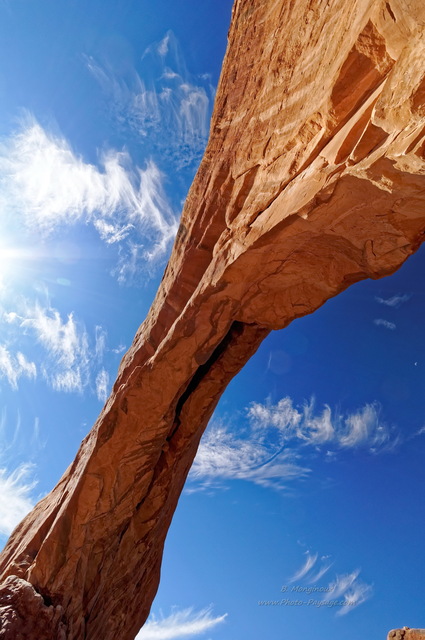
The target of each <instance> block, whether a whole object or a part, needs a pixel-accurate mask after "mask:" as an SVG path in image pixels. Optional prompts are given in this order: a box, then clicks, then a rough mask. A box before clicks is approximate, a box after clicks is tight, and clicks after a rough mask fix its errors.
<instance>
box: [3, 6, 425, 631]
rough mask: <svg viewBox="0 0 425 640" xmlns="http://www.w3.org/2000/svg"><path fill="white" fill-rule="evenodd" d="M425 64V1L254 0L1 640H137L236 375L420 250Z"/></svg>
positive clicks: (19, 557)
mask: <svg viewBox="0 0 425 640" xmlns="http://www.w3.org/2000/svg"><path fill="white" fill-rule="evenodd" d="M424 54H425V4H424V3H423V2H422V0H388V1H385V0H352V1H351V2H347V1H346V0H297V2H292V1H289V0H263V1H262V2H258V0H236V3H235V6H234V10H233V19H232V25H231V28H230V32H229V48H228V51H227V54H226V58H225V61H224V66H223V71H222V76H221V81H220V85H219V89H218V94H217V99H216V105H215V110H214V115H213V120H212V125H211V137H210V141H209V144H208V147H207V150H206V153H205V156H204V159H203V161H202V164H201V166H200V169H199V171H198V174H197V176H196V179H195V181H194V183H193V185H192V188H191V190H190V193H189V196H188V198H187V202H186V205H185V208H184V211H183V215H182V221H181V225H180V229H179V233H178V237H177V239H176V243H175V246H174V249H173V253H172V256H171V259H170V262H169V264H168V267H167V269H166V272H165V275H164V278H163V281H162V283H161V286H160V289H159V291H158V294H157V296H156V299H155V301H154V304H153V306H152V308H151V311H150V313H149V315H148V317H147V319H146V320H145V322H144V323H143V324H142V326H141V327H140V329H139V331H138V332H137V335H136V337H135V340H134V343H133V345H132V347H131V349H130V350H129V352H128V353H127V354H126V356H125V357H124V359H123V361H122V364H121V368H120V371H119V375H118V379H117V381H116V384H115V386H114V389H113V392H112V394H111V397H110V398H109V400H108V402H107V403H106V405H105V407H104V409H103V411H102V413H101V415H100V416H99V419H98V421H97V422H96V424H95V425H94V427H93V429H92V431H91V432H90V433H89V435H88V436H87V437H86V438H85V440H84V441H83V443H82V445H81V449H80V451H79V452H78V455H77V457H76V459H75V461H74V463H73V464H72V465H71V467H70V468H69V469H68V470H67V471H66V472H65V474H64V476H63V477H62V479H61V480H60V482H59V483H58V485H57V486H56V487H55V489H54V490H53V491H52V492H51V493H50V494H49V495H48V496H47V497H46V498H44V499H43V500H42V501H41V502H40V503H39V504H38V505H37V506H36V507H35V509H34V510H33V511H32V512H31V513H30V514H29V515H28V517H27V518H26V519H25V520H24V521H23V522H22V523H21V524H20V525H19V526H18V527H17V529H16V530H15V531H14V533H13V534H12V536H11V538H10V540H9V543H8V545H7V546H6V548H5V550H4V552H3V553H2V555H1V558H0V578H1V580H3V581H5V582H4V584H3V585H2V586H1V587H0V607H1V611H2V613H3V619H4V621H5V622H3V623H2V624H3V626H2V628H1V630H0V638H10V639H12V638H17V637H18V633H22V635H21V636H19V637H22V638H28V639H29V638H34V634H32V635H31V632H28V631H25V630H23V629H24V626H23V622H22V621H25V624H27V627H26V628H27V629H28V620H31V619H34V620H35V618H37V624H38V625H39V626H40V625H41V626H42V627H43V629H42V630H40V629H39V628H38V627H37V629H38V631H37V634H36V635H37V638H39V639H41V638H43V639H45V640H50V639H53V638H54V639H58V638H63V637H66V638H67V639H68V640H77V639H78V640H79V639H81V638H86V639H88V640H111V639H112V638H117V637H118V638H120V639H122V640H133V638H134V636H135V634H136V633H137V631H138V629H139V627H140V626H141V625H142V624H143V622H144V621H145V619H146V617H147V615H148V612H149V608H150V604H151V602H152V599H153V597H154V595H155V592H156V589H157V585H158V580H159V569H160V563H161V556H162V548H163V543H164V538H165V535H166V532H167V529H168V526H169V524H170V521H171V518H172V515H173V512H174V509H175V507H176V504H177V501H178V498H179V495H180V492H181V490H182V487H183V484H184V481H185V478H186V475H187V473H188V470H189V468H190V465H191V463H192V460H193V458H194V456H195V453H196V449H197V446H198V443H199V439H200V437H201V435H202V432H203V430H204V429H205V426H206V424H207V422H208V420H209V418H210V416H211V414H212V412H213V410H214V408H215V406H216V403H217V401H218V399H219V397H220V395H221V393H222V392H223V390H224V388H225V387H226V385H227V384H228V382H229V381H230V380H231V378H232V377H233V376H234V375H235V374H236V373H237V372H238V371H239V370H240V369H241V367H242V366H243V365H244V363H245V362H246V361H247V360H248V359H249V357H250V356H251V355H252V354H253V353H254V352H255V350H256V349H257V347H258V345H259V344H260V343H261V341H262V340H263V339H264V337H265V336H266V335H267V334H268V332H269V331H270V330H272V329H280V328H282V327H285V326H286V325H288V324H289V323H290V322H292V321H293V320H294V319H296V318H298V317H300V316H303V315H305V314H307V313H311V312H312V311H314V310H315V309H317V308H318V307H319V306H320V305H322V304H323V303H324V302H325V301H326V300H327V299H328V298H330V297H332V296H335V295H337V294H338V293H339V292H340V291H342V290H344V289H345V288H346V287H348V286H349V285H350V284H352V283H354V282H356V281H358V280H361V279H362V278H368V277H370V278H379V277H382V276H385V275H388V274H390V273H392V272H393V271H394V270H395V269H397V268H398V267H399V266H400V265H401V264H402V263H403V262H404V261H405V260H406V258H407V257H408V256H409V255H411V254H412V253H413V252H414V251H415V250H416V249H417V248H418V247H419V245H420V243H421V242H422V240H423V237H424V233H425V206H424V205H425V163H424V153H425V65H424V62H423V61H424V59H425V58H424ZM13 576H15V577H13ZM39 594H40V595H41V596H42V598H43V602H41V601H40V595H39ZM34 624H35V623H34ZM34 628H35V627H34ZM409 633H410V632H409ZM410 638H411V636H407V635H406V636H405V640H410ZM412 640H413V636H412Z"/></svg>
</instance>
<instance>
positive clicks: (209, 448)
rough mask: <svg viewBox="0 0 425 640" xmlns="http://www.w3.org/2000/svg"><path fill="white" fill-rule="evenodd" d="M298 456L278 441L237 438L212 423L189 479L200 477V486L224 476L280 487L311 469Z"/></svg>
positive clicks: (227, 478)
mask: <svg viewBox="0 0 425 640" xmlns="http://www.w3.org/2000/svg"><path fill="white" fill-rule="evenodd" d="M297 457H298V456H297V454H296V453H295V452H293V451H282V450H281V447H280V445H278V446H277V447H276V445H274V444H272V445H270V444H269V443H267V444H266V443H264V442H257V441H255V440H248V439H242V438H238V437H236V436H235V435H234V434H232V433H231V432H230V431H229V430H227V429H226V428H225V427H223V426H222V425H218V424H215V425H213V426H212V427H211V428H210V429H208V431H207V432H206V434H205V436H204V437H203V439H202V441H201V443H200V445H199V449H198V453H197V454H196V457H195V460H194V462H193V465H192V468H191V471H190V475H189V480H192V481H202V485H201V486H202V487H203V488H207V487H208V486H211V485H215V484H216V483H217V482H220V481H224V480H248V481H251V482H254V483H255V484H259V485H262V486H266V487H267V486H276V487H279V488H283V487H284V486H285V481H288V480H293V479H295V478H303V477H305V476H307V475H308V474H309V473H310V470H309V469H307V468H305V467H302V466H301V465H299V464H298V463H297ZM191 490H193V487H192V488H191Z"/></svg>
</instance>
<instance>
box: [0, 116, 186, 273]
mask: <svg viewBox="0 0 425 640" xmlns="http://www.w3.org/2000/svg"><path fill="white" fill-rule="evenodd" d="M0 173H1V176H2V177H1V187H2V199H3V206H4V207H6V208H8V209H12V210H13V211H14V212H15V213H16V215H17V216H19V215H22V216H23V217H24V221H25V224H26V225H27V226H29V227H30V228H31V229H32V230H33V231H36V232H42V233H44V234H50V233H52V232H53V231H55V230H56V229H57V228H58V227H59V226H63V225H70V224H75V223H77V222H80V223H92V224H93V225H94V227H95V228H96V229H97V231H98V233H99V235H100V237H101V239H102V240H103V241H105V242H106V243H107V244H114V243H122V242H123V241H124V240H125V239H126V238H127V237H128V236H130V235H131V236H132V237H133V236H134V237H136V238H138V239H139V242H140V243H141V244H147V245H148V246H149V249H148V250H145V252H144V254H143V256H142V257H143V259H144V260H147V261H149V260H153V259H154V258H156V257H157V256H159V255H161V254H163V252H164V251H165V249H166V248H167V247H168V245H169V243H170V241H171V240H172V239H173V238H174V235H175V232H176V228H177V222H176V216H175V214H174V212H173V211H172V209H171V207H170V205H169V203H168V200H167V197H166V195H165V192H164V188H163V177H164V176H163V174H162V173H161V172H160V170H159V169H158V167H157V166H156V164H155V163H154V162H153V161H152V160H148V161H147V162H146V165H145V167H144V168H140V167H136V166H134V165H133V163H132V161H131V158H130V156H129V154H128V153H127V152H126V151H115V150H109V151H107V152H105V153H103V154H102V155H101V157H100V158H99V167H97V166H95V165H93V164H90V163H86V162H85V161H84V160H83V159H82V157H80V156H79V155H78V154H76V153H75V152H74V151H73V149H72V148H71V146H70V144H69V142H68V141H67V140H66V139H65V138H64V137H63V136H61V135H56V134H53V133H52V132H49V131H47V130H46V129H44V128H43V127H42V126H41V125H40V124H39V123H38V122H37V121H36V120H35V119H34V118H33V117H31V116H28V117H27V118H26V120H25V122H23V124H22V126H21V129H20V130H19V131H18V132H17V133H16V134H15V135H13V136H11V137H10V138H9V139H7V140H6V141H4V142H3V143H2V144H1V145H0Z"/></svg>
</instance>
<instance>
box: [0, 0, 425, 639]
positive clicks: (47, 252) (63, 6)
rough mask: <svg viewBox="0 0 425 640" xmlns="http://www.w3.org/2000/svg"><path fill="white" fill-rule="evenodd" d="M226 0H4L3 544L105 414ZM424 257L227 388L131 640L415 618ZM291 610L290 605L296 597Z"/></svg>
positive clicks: (271, 351)
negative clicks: (144, 618) (144, 617)
mask: <svg viewBox="0 0 425 640" xmlns="http://www.w3.org/2000/svg"><path fill="white" fill-rule="evenodd" d="M230 11H231V2H230V0H220V2H217V1H215V2H213V1H212V0H210V1H208V0H204V1H203V2H202V3H199V2H195V1H194V0H185V2H176V1H174V2H171V0H158V1H157V2H156V3H155V7H153V5H152V3H148V2H147V1H138V2H133V1H130V0H127V1H125V2H120V3H113V2H110V1H108V0H107V1H104V2H102V3H100V2H97V1H94V0H90V1H89V2H85V3H83V2H82V1H80V0H72V1H71V0H69V1H68V2H64V3H57V2H53V1H52V0H43V2H41V1H40V0H34V1H33V2H31V3H28V2H24V1H23V0H13V1H12V0H0V14H1V16H0V18H1V19H0V47H1V55H0V60H1V61H2V62H1V63H0V93H1V96H2V101H1V103H0V211H1V218H0V225H1V229H0V231H1V233H0V394H1V400H2V401H1V407H0V541H1V543H2V544H4V542H5V541H6V538H7V535H8V534H9V533H10V531H11V529H12V528H13V526H14V525H15V524H17V522H18V521H19V520H20V519H21V518H22V517H23V516H24V515H25V513H26V512H27V511H28V510H29V509H30V508H31V506H32V505H33V504H34V503H35V502H36V501H37V499H38V498H40V497H41V496H43V495H45V493H47V492H48V491H49V490H50V489H51V488H52V487H53V486H54V484H55V483H56V482H57V480H58V479H59V477H60V475H61V474H62V472H63V471H64V469H65V468H66V467H67V465H68V464H69V463H70V462H71V460H72V459H73V457H74V455H75V453H76V451H77V448H78V446H79V443H80V441H81V440H82V438H83V437H84V436H85V434H86V433H87V431H88V430H89V428H90V426H91V425H92V424H93V422H94V420H95V418H96V417H97V415H98V413H99V411H100V409H101V407H102V404H103V402H104V400H105V398H106V396H107V394H108V393H109V390H110V387H111V384H112V382H113V380H114V378H115V375H116V372H117V367H118V365H119V361H120V358H121V357H122V355H123V353H124V351H125V350H126V348H128V347H129V346H130V344H131V341H132V338H133V335H134V333H135V331H136V329H137V327H138V325H139V324H140V323H141V321H142V320H143V318H144V317H145V315H146V313H147V311H148V309H149V306H150V303H151V301H152V299H153V296H154V294H155V291H156V289H157V286H158V284H159V281H160V279H161V276H162V272H163V269H164V266H165V264H166V260H167V256H168V255H169V252H170V250H171V245H172V240H173V237H174V233H175V230H176V225H177V224H178V217H179V214H180V211H181V207H182V202H183V201H184V198H185V195H186V193H187V189H188V187H189V185H190V183H191V181H192V179H193V176H194V174H195V171H196V168H197V165H198V163H199V160H200V158H201V155H202V151H203V148H204V146H205V143H206V139H207V135H208V128H209V118H210V115H211V110H212V104H213V99H214V91H215V88H216V86H217V82H218V76H219V72H220V66H221V61H222V57H223V54H224V51H225V46H226V34H227V29H228V25H229V19H230ZM424 267H425V254H424V252H423V251H419V252H418V254H416V255H415V256H413V257H412V258H411V259H410V260H409V261H408V262H407V263H406V264H405V265H404V267H403V268H402V269H401V270H400V271H399V272H398V273H396V274H395V275H394V276H392V277H390V278H386V279H384V280H380V281H376V282H372V281H368V282H364V283H360V284H357V285H355V286H353V287H352V288H351V289H349V290H348V291H347V292H345V293H344V294H342V295H340V296H339V297H338V298H336V299H334V300H330V301H329V302H328V303H326V305H324V306H323V307H322V308H321V309H319V310H318V311H317V312H316V313H315V314H314V315H313V316H308V317H306V318H302V319H300V320H298V321H296V322H295V323H294V324H293V325H291V326H290V327H288V328H287V329H285V330H284V331H282V332H276V333H274V334H272V335H271V336H270V337H269V338H268V339H267V340H266V341H265V342H264V343H263V345H262V346H261V348H260V349H259V351H258V353H257V354H256V355H255V357H254V358H253V359H252V360H251V361H250V362H249V363H248V365H247V366H246V367H245V369H244V370H243V371H242V372H241V374H240V375H239V376H238V377H237V378H236V379H235V380H234V381H233V382H232V383H231V384H230V386H229V388H228V390H227V391H226V393H225V395H224V396H223V398H222V401H221V403H220V405H219V407H218V409H217V411H216V413H215V415H214V418H213V420H212V422H211V424H210V426H209V428H208V430H207V432H206V434H205V436H204V438H203V440H202V443H201V446H200V449H199V452H198V456H197V458H196V460H195V463H194V466H193V468H192V471H191V474H190V476H189V479H188V482H187V485H186V488H185V491H184V493H183V495H182V497H181V500H180V503H179V506H178V509H177V512H176V515H175V518H174V521H173V523H172V526H171V529H170V534H169V537H168V539H167V543H166V548H165V555H164V563H163V570H162V580H161V585H160V588H159V592H158V595H157V598H156V600H155V602H154V605H153V608H152V616H151V618H150V619H149V622H148V624H147V625H145V627H144V629H143V631H142V632H141V633H140V634H139V638H140V640H171V639H173V638H198V637H200V638H206V640H234V638H237V637H244V638H245V639H246V640H257V638H258V637H267V638H268V639H269V640H282V639H284V638H286V637H292V636H293V635H294V634H297V635H300V636H302V637H304V638H306V640H322V638H324V637H338V638H339V639H340V640H357V639H358V638H359V637H373V638H385V637H386V633H387V631H388V630H389V629H391V628H394V627H399V626H404V625H408V626H410V627H415V626H423V624H424V618H423V604H422V603H423V595H424V594H423V584H422V583H423V580H421V576H423V574H424V570H425V563H424V559H423V554H422V545H423V540H422V539H423V533H422V532H423V529H424V524H425V517H424V516H425V514H424V501H423V498H422V496H423V490H424V484H425V479H424V473H423V462H422V461H423V456H424V449H425V406H424V400H423V398H424V393H423V390H424V384H425V359H424V356H423V354H424V352H425V335H424V332H423V318H424V317H425V284H424V281H423V277H422V274H423V273H424ZM300 603H301V604H300Z"/></svg>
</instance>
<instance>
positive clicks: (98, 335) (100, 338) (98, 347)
mask: <svg viewBox="0 0 425 640" xmlns="http://www.w3.org/2000/svg"><path fill="white" fill-rule="evenodd" d="M94 331H95V355H96V358H97V359H98V360H102V358H103V354H104V352H105V349H106V338H107V333H106V331H105V329H104V328H103V327H101V326H100V325H97V326H96V327H95V330H94Z"/></svg>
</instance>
